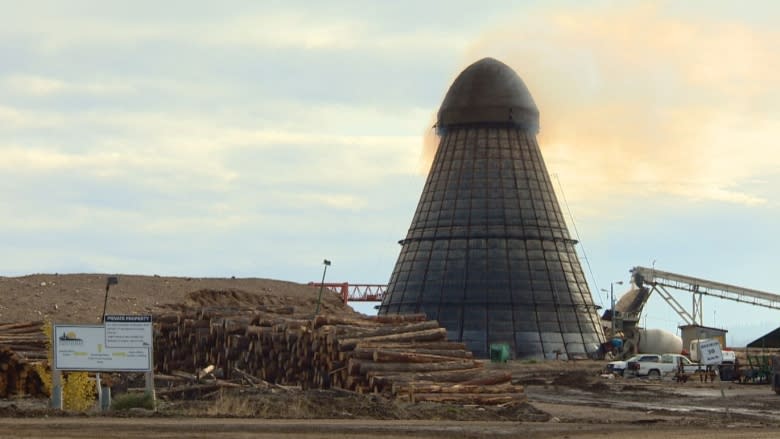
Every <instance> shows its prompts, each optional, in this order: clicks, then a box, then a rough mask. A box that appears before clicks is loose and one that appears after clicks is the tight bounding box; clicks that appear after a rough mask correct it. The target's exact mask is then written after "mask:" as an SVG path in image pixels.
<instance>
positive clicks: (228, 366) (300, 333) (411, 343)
mask: <svg viewBox="0 0 780 439" xmlns="http://www.w3.org/2000/svg"><path fill="white" fill-rule="evenodd" d="M154 321H155V352H156V354H155V362H156V367H157V370H158V371H159V372H162V373H166V374H171V373H174V372H176V371H177V370H185V371H198V370H202V369H203V368H205V367H207V366H209V365H213V366H214V368H213V369H214V373H215V375H216V376H218V377H220V378H223V379H229V378H230V377H231V376H235V375H238V376H240V377H245V378H246V377H256V378H258V379H260V380H263V381H265V382H268V383H273V384H279V385H299V386H301V387H302V388H304V389H306V388H331V387H335V388H342V389H347V390H351V391H354V392H358V393H368V392H374V393H381V394H385V395H387V396H391V397H396V398H403V399H408V400H412V401H433V402H450V403H453V402H454V403H468V404H483V405H495V404H514V403H518V402H522V401H524V400H525V397H524V394H523V389H522V387H520V386H513V385H512V384H511V375H510V374H508V373H506V372H502V371H489V370H487V369H486V368H485V367H484V364H483V362H482V361H479V360H476V359H474V358H473V355H472V353H471V352H469V351H468V350H467V349H466V347H465V345H464V344H463V343H455V342H449V341H447V340H446V337H447V333H446V329H444V328H442V327H440V326H439V324H438V322H435V321H427V320H425V316H424V315H406V316H382V317H368V318H355V317H344V316H331V315H327V316H326V315H320V316H316V317H315V318H313V319H311V318H302V317H296V316H294V315H278V314H268V313H264V312H257V311H256V312H253V313H247V312H242V313H240V314H238V315H232V314H231V311H230V310H221V311H220V310H214V309H212V310H209V311H208V312H204V310H197V311H189V312H187V311H184V312H179V313H175V314H168V315H161V316H157V317H155V318H154Z"/></svg>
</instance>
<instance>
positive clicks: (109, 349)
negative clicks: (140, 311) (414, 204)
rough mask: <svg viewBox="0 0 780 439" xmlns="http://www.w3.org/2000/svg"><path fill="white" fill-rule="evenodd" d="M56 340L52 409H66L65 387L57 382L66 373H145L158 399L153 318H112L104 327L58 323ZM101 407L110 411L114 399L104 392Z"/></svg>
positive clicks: (101, 397) (53, 343) (127, 316)
mask: <svg viewBox="0 0 780 439" xmlns="http://www.w3.org/2000/svg"><path fill="white" fill-rule="evenodd" d="M52 338H53V340H52V346H53V350H54V367H53V368H52V383H53V389H52V407H55V408H62V391H61V389H62V387H61V385H60V386H58V385H57V384H58V381H59V380H58V379H57V378H59V374H60V373H61V371H63V370H66V371H88V372H108V371H112V372H145V373H146V375H147V378H146V381H147V393H149V383H150V382H151V396H152V398H154V378H153V377H152V375H151V373H152V369H153V363H152V355H153V338H152V317H151V316H138V315H110V316H105V319H104V324H103V325H72V324H56V323H55V324H54V325H53V331H52ZM55 379H56V381H55ZM57 401H59V403H58V402H57ZM100 405H101V409H105V408H108V407H109V406H110V396H107V395H103V392H101V393H100Z"/></svg>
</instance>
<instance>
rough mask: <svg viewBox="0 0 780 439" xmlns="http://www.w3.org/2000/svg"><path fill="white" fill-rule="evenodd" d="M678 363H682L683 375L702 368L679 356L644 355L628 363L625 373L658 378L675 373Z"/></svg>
mask: <svg viewBox="0 0 780 439" xmlns="http://www.w3.org/2000/svg"><path fill="white" fill-rule="evenodd" d="M680 363H682V367H683V372H684V373H694V372H696V371H698V370H701V369H703V368H704V367H703V366H702V365H700V364H697V363H693V362H691V360H689V359H688V357H686V356H684V355H680V354H663V355H658V354H646V355H641V356H640V357H639V358H638V359H637V360H636V361H629V362H628V364H627V365H626V371H627V372H628V373H629V374H632V375H635V376H647V377H650V378H660V377H661V376H662V375H666V374H671V373H675V372H677V368H678V365H679V364H680Z"/></svg>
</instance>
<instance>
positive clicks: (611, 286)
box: [609, 280, 623, 337]
mask: <svg viewBox="0 0 780 439" xmlns="http://www.w3.org/2000/svg"><path fill="white" fill-rule="evenodd" d="M615 284H617V285H623V281H622V280H616V281H614V282H610V283H609V302H610V304H611V307H612V308H611V309H612V311H611V313H612V319H611V320H612V337H614V336H615Z"/></svg>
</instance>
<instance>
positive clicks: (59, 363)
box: [53, 324, 152, 372]
mask: <svg viewBox="0 0 780 439" xmlns="http://www.w3.org/2000/svg"><path fill="white" fill-rule="evenodd" d="M135 332H136V331H135V330H133V331H130V333H131V334H135ZM113 337H118V338H117V339H116V340H114V343H115V346H116V343H117V341H118V340H124V342H122V343H119V345H122V344H123V343H124V347H112V346H109V345H108V343H107V334H106V327H105V326H103V325H65V324H62V325H60V324H55V325H54V334H53V338H54V340H53V346H54V368H55V369H57V370H83V371H94V372H101V371H117V372H148V371H151V370H152V346H151V343H149V345H148V346H143V345H142V344H143V343H144V342H145V340H146V338H145V337H141V336H135V335H133V336H129V337H130V338H124V336H122V335H121V330H120V332H119V334H118V335H117V334H115V335H114V336H113ZM126 340H137V341H139V342H140V345H138V346H128V344H132V343H131V342H127V341H126ZM133 343H134V342H133Z"/></svg>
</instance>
